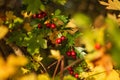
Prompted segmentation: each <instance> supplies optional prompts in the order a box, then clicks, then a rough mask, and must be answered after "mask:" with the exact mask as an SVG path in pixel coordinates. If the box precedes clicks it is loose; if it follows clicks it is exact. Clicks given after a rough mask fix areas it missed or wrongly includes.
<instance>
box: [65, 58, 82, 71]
mask: <svg viewBox="0 0 120 80" xmlns="http://www.w3.org/2000/svg"><path fill="white" fill-rule="evenodd" d="M82 61H83V60H81V59H77V60H76V61H74V62H73V63H71V64H70V65H68V66H66V67H65V68H64V70H63V71H65V70H67V69H68V68H69V67H71V66H73V65H75V64H77V63H79V62H82Z"/></svg>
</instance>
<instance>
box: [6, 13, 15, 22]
mask: <svg viewBox="0 0 120 80" xmlns="http://www.w3.org/2000/svg"><path fill="white" fill-rule="evenodd" d="M5 14H6V18H7V20H14V19H15V18H16V16H15V15H14V13H13V12H12V11H6V13H5Z"/></svg>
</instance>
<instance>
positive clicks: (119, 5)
mask: <svg viewBox="0 0 120 80" xmlns="http://www.w3.org/2000/svg"><path fill="white" fill-rule="evenodd" d="M99 2H100V4H102V5H105V6H107V7H106V8H107V9H111V10H120V1H119V0H108V3H106V2H104V1H99Z"/></svg>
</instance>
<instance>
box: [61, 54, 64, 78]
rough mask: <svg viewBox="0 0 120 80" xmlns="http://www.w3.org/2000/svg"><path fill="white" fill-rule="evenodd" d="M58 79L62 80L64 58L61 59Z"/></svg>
mask: <svg viewBox="0 0 120 80" xmlns="http://www.w3.org/2000/svg"><path fill="white" fill-rule="evenodd" d="M60 70H61V71H60V78H61V80H63V70H64V56H63V57H62V59H61V69H60Z"/></svg>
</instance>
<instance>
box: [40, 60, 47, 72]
mask: <svg viewBox="0 0 120 80" xmlns="http://www.w3.org/2000/svg"><path fill="white" fill-rule="evenodd" d="M38 63H39V64H40V65H41V66H42V67H43V69H44V71H45V72H47V69H46V68H45V66H44V65H43V63H42V62H38ZM47 73H48V72H47Z"/></svg>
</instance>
